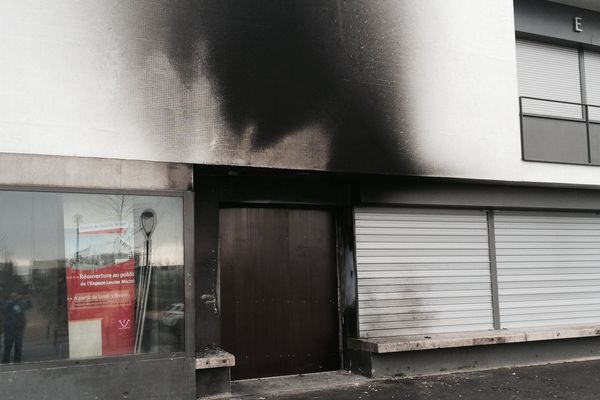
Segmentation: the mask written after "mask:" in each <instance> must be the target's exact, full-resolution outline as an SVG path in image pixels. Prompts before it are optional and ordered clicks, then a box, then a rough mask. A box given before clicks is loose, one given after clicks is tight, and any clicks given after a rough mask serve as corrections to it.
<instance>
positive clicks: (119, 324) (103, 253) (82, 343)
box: [64, 202, 135, 358]
mask: <svg viewBox="0 0 600 400" xmlns="http://www.w3.org/2000/svg"><path fill="white" fill-rule="evenodd" d="M64 206H65V211H66V212H65V250H66V254H67V255H68V259H67V265H66V279H67V285H66V286H67V310H68V320H69V355H70V357H71V358H83V357H97V356H109V355H118V354H128V353H129V354H130V353H133V350H134V341H135V326H134V322H135V276H134V268H135V267H134V259H133V246H132V244H133V212H132V211H131V212H127V211H128V210H127V209H126V208H125V212H123V213H122V214H120V215H119V216H118V218H116V219H117V222H111V219H112V218H110V216H106V214H103V213H102V211H103V209H102V208H100V207H98V206H96V207H94V205H89V204H84V205H82V203H81V202H65V204H64ZM75 207H77V209H75V210H73V209H72V208H75ZM69 215H71V216H72V218H68V216H69ZM85 220H87V221H90V222H91V223H87V224H83V223H82V221H85Z"/></svg>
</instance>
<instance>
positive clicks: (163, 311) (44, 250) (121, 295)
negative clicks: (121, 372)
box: [0, 191, 184, 363]
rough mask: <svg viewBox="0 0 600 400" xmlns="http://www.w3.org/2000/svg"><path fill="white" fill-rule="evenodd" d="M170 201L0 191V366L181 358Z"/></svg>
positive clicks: (176, 244)
mask: <svg viewBox="0 0 600 400" xmlns="http://www.w3.org/2000/svg"><path fill="white" fill-rule="evenodd" d="M183 277H184V273H183V200H182V199H181V198H180V197H159V196H130V195H119V194H70V193H69V194H68V193H64V194H62V193H41V192H15V191H0V336H1V337H2V340H0V350H1V351H0V354H1V355H2V362H3V363H12V362H28V361H40V360H56V359H66V358H89V357H102V356H111V355H122V354H134V353H154V352H173V351H182V350H183V332H184V330H183V323H184V318H183V313H184V306H183V304H184V293H183V291H184V284H183Z"/></svg>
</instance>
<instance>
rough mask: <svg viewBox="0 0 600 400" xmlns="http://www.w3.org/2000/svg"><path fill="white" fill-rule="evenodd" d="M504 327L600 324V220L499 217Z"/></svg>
mask: <svg viewBox="0 0 600 400" xmlns="http://www.w3.org/2000/svg"><path fill="white" fill-rule="evenodd" d="M495 228H496V229H495V236H496V256H497V271H498V294H499V302H500V322H501V327H502V328H527V327H536V326H552V325H567V324H569V325H571V324H580V323H597V322H600V218H599V217H598V215H596V214H575V213H573V214H563V213H560V214H559V213H507V212H497V213H496V214H495Z"/></svg>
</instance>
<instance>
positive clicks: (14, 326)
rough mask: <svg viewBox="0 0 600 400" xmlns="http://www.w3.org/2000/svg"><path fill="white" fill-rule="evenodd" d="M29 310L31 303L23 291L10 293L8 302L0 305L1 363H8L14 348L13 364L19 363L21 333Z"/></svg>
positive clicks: (21, 345)
mask: <svg viewBox="0 0 600 400" xmlns="http://www.w3.org/2000/svg"><path fill="white" fill-rule="evenodd" d="M30 308H31V301H30V300H29V298H28V297H27V295H26V293H25V291H18V292H17V291H13V292H11V294H10V296H9V298H8V300H6V301H5V302H4V304H3V305H2V314H3V317H4V318H3V319H4V321H3V328H4V354H3V355H2V363H4V364H6V363H8V362H9V361H10V353H11V352H12V349H13V347H14V349H15V352H14V362H16V363H18V362H21V351H22V349H23V331H24V330H25V322H26V321H25V311H27V310H29V309H30Z"/></svg>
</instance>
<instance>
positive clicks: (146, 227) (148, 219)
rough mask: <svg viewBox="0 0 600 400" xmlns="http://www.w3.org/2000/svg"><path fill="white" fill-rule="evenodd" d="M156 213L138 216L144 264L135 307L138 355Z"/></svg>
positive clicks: (149, 277) (148, 211)
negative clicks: (141, 234)
mask: <svg viewBox="0 0 600 400" xmlns="http://www.w3.org/2000/svg"><path fill="white" fill-rule="evenodd" d="M156 222H157V218H156V212H155V211H154V210H152V209H150V208H148V209H145V210H144V211H142V214H141V215H140V228H141V231H142V233H143V234H144V238H145V240H144V250H145V262H144V266H143V267H141V268H140V279H139V282H138V293H137V306H136V324H135V326H136V335H135V346H134V347H135V352H136V353H139V352H140V351H141V348H142V337H143V335H144V323H145V320H146V308H147V305H148V293H149V292H150V280H151V278H152V268H151V267H150V253H151V249H152V241H151V237H152V233H153V232H154V229H155V228H156Z"/></svg>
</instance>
